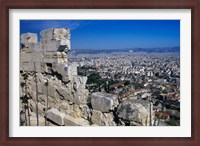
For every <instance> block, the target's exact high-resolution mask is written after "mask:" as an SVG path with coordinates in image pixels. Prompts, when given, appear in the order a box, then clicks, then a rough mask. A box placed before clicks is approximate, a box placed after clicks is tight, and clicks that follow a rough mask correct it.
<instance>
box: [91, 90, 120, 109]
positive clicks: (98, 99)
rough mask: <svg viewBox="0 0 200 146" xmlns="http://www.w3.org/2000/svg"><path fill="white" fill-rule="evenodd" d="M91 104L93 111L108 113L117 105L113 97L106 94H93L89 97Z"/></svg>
mask: <svg viewBox="0 0 200 146" xmlns="http://www.w3.org/2000/svg"><path fill="white" fill-rule="evenodd" d="M91 104H92V108H93V109H94V110H98V111H101V112H110V111H113V110H114V109H115V107H117V105H118V104H119V102H118V99H117V97H116V96H115V95H112V94H108V93H101V92H95V93H92V95H91Z"/></svg>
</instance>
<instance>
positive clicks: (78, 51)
mask: <svg viewBox="0 0 200 146" xmlns="http://www.w3.org/2000/svg"><path fill="white" fill-rule="evenodd" d="M71 51H73V52H74V53H76V54H98V53H113V52H147V53H154V52H156V53H164V52H176V53H179V52H180V47H165V48H124V49H107V50H95V49H72V50H71Z"/></svg>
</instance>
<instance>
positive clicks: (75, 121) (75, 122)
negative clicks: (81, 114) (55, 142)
mask: <svg viewBox="0 0 200 146" xmlns="http://www.w3.org/2000/svg"><path fill="white" fill-rule="evenodd" d="M64 123H65V126H89V125H90V124H89V121H87V120H85V119H83V118H74V117H71V116H69V115H66V116H65V118H64Z"/></svg>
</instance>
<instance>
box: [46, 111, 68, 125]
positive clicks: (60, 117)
mask: <svg viewBox="0 0 200 146" xmlns="http://www.w3.org/2000/svg"><path fill="white" fill-rule="evenodd" d="M45 116H46V118H47V119H49V120H51V121H53V122H54V123H56V124H58V125H60V126H62V125H65V122H64V118H65V114H64V113H61V112H60V111H58V109H55V108H51V109H50V110H48V111H47V112H46V114H45Z"/></svg>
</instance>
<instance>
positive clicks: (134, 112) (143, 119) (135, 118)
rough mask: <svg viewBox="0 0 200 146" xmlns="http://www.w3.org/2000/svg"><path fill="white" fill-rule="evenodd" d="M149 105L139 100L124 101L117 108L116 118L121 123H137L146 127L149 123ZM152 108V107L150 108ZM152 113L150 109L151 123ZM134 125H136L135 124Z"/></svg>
mask: <svg viewBox="0 0 200 146" xmlns="http://www.w3.org/2000/svg"><path fill="white" fill-rule="evenodd" d="M148 104H149V103H148V102H144V101H141V100H134V99H125V100H124V101H123V102H122V103H121V104H120V105H119V106H118V108H117V112H116V113H117V116H118V117H119V118H120V119H122V120H123V121H126V122H127V121H128V122H129V123H137V124H138V125H143V126H147V125H149V123H150V116H149V115H150V111H149V108H148V107H149V105H148ZM152 107H153V106H152ZM153 119H154V113H153V109H151V120H152V122H151V123H153ZM135 125H136V124H135Z"/></svg>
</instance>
